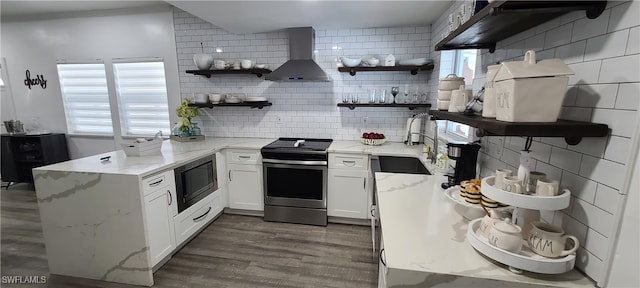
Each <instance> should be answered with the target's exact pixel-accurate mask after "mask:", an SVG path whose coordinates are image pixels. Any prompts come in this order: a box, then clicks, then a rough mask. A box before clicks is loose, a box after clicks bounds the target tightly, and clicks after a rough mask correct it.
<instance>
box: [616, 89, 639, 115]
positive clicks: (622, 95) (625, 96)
mask: <svg viewBox="0 0 640 288" xmlns="http://www.w3.org/2000/svg"><path fill="white" fill-rule="evenodd" d="M638 95H640V83H621V84H620V88H618V97H617V98H616V104H615V108H616V109H625V110H638V108H639V107H638V104H639V102H640V101H639V100H640V97H638Z"/></svg>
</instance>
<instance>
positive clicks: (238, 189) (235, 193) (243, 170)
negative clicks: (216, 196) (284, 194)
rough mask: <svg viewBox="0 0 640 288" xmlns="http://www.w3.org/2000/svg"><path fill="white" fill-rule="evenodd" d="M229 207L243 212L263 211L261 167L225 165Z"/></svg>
mask: <svg viewBox="0 0 640 288" xmlns="http://www.w3.org/2000/svg"><path fill="white" fill-rule="evenodd" d="M227 169H229V172H228V175H227V176H228V178H227V181H228V185H227V188H228V190H229V191H228V192H229V207H230V208H233V209H244V210H256V211H263V210H264V195H263V193H262V165H240V164H227Z"/></svg>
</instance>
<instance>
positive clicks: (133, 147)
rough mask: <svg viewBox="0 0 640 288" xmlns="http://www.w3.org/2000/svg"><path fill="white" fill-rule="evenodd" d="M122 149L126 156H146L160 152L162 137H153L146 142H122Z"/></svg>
mask: <svg viewBox="0 0 640 288" xmlns="http://www.w3.org/2000/svg"><path fill="white" fill-rule="evenodd" d="M120 145H121V146H122V150H124V153H125V154H127V156H148V155H156V154H160V148H162V138H153V140H150V141H147V142H141V143H138V142H135V141H134V142H129V143H122V144H120Z"/></svg>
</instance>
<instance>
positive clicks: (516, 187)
mask: <svg viewBox="0 0 640 288" xmlns="http://www.w3.org/2000/svg"><path fill="white" fill-rule="evenodd" d="M502 190H504V191H507V192H512V193H517V194H522V193H524V189H522V180H520V178H518V176H507V177H504V179H503V180H502Z"/></svg>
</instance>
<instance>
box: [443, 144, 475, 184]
mask: <svg viewBox="0 0 640 288" xmlns="http://www.w3.org/2000/svg"><path fill="white" fill-rule="evenodd" d="M479 150H480V145H479V144H478V142H477V141H476V142H473V143H448V144H447V156H448V157H449V158H450V159H453V160H456V168H455V171H454V172H453V174H448V175H447V178H448V181H447V182H446V183H442V188H444V189H447V188H449V187H453V186H456V185H460V182H461V181H464V180H469V179H473V178H476V162H477V161H478V151H479Z"/></svg>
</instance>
